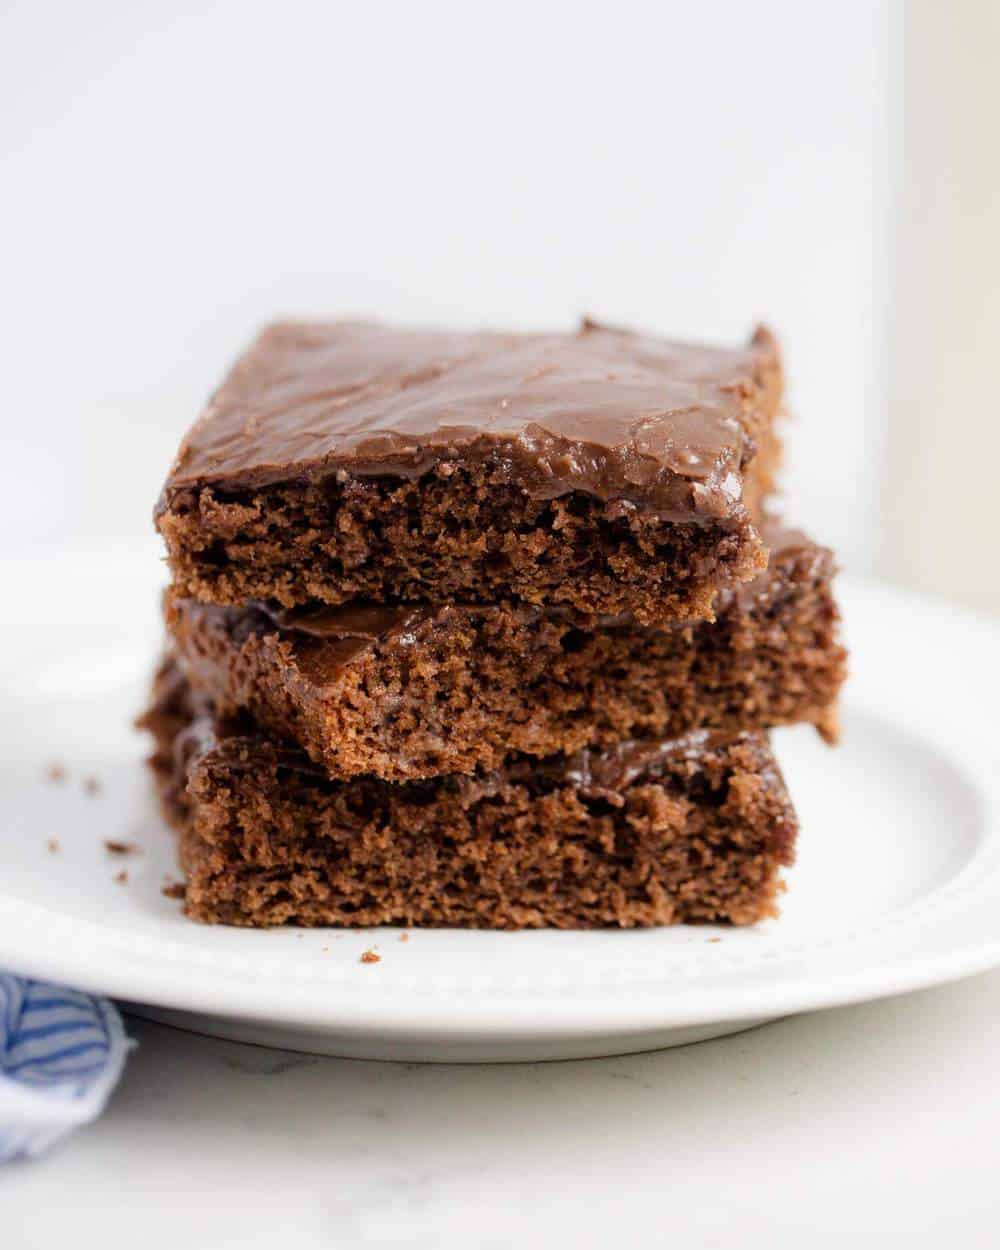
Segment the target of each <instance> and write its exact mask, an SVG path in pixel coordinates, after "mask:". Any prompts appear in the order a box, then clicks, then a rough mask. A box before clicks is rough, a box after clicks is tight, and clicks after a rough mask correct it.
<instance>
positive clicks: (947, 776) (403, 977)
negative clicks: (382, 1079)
mask: <svg viewBox="0 0 1000 1250" xmlns="http://www.w3.org/2000/svg"><path fill="white" fill-rule="evenodd" d="M0 576H2V578H3V583H2V584H3V585H4V587H5V589H6V590H7V591H8V594H7V597H6V600H7V606H6V608H5V614H6V618H7V621H6V637H5V641H4V646H3V648H2V649H0V706H2V709H3V716H2V725H0V740H2V766H0V768H2V777H3V781H2V785H0V966H5V967H7V968H10V969H12V970H15V971H19V972H23V973H26V974H31V975H34V976H38V977H44V978H48V979H52V980H56V981H65V982H70V983H72V984H75V985H78V986H81V987H84V988H87V989H90V990H97V991H104V992H106V993H109V994H113V995H115V996H116V997H119V998H124V999H126V1000H130V1001H131V1002H132V1003H133V1004H135V1005H136V1009H137V1010H140V1011H142V1012H145V1013H146V1014H150V1015H155V1016H157V1017H158V1018H162V1019H166V1020H170V1021H172V1022H174V1023H180V1024H185V1025H188V1026H189V1027H194V1028H197V1029H199V1030H201V1031H203V1032H207V1033H213V1034H220V1035H224V1036H230V1037H238V1038H243V1039H246V1040H250V1041H261V1042H268V1043H272V1044H278V1045H286V1046H294V1047H297V1048H300V1049H306V1050H316V1051H325V1052H329V1053H334V1054H342V1055H356V1056H365V1057H370V1058H407V1059H435V1060H437V1059H440V1060H451V1061H455V1060H482V1059H489V1060H494V1059H539V1058H569V1057H576V1056H584V1055H600V1054H610V1053H622V1052H625V1051H632V1050H641V1049H649V1048H652V1047H656V1046H663V1045H671V1044H676V1043H678V1042H685V1041H692V1040H697V1039H699V1038H704V1037H710V1036H716V1035H719V1034H721V1033H725V1032H732V1031H735V1030H736V1029H740V1028H746V1027H749V1026H750V1025H753V1024H756V1023H759V1022H761V1021H764V1020H768V1019H774V1018H776V1017H778V1016H782V1015H787V1014H789V1013H792V1012H798V1011H805V1010H809V1009H812V1008H817V1007H825V1006H833V1005H836V1004H843V1003H850V1002H859V1001H861V1000H864V999H870V998H876V997H879V996H882V995H888V994H896V993H900V992H902V991H904V990H909V989H915V988H918V987H922V986H928V985H933V984H935V983H938V982H942V981H946V980H949V979H952V978H955V977H960V976H964V975H967V974H969V973H973V972H977V971H980V970H983V969H986V968H989V967H992V966H993V965H996V964H1000V805H998V797H997V776H998V772H1000V769H998V765H1000V732H998V731H1000V724H998V716H997V707H998V706H1000V668H998V663H1000V660H998V657H1000V630H998V629H997V628H996V627H995V626H993V625H991V624H988V623H986V622H983V621H980V620H978V619H975V618H972V617H970V616H967V615H964V614H962V613H960V612H958V611H957V610H955V609H952V608H949V607H947V606H945V605H943V604H940V603H936V602H933V601H927V600H922V599H918V598H913V597H910V596H907V595H904V594H902V593H900V592H898V591H891V590H889V589H886V588H884V587H880V586H876V585H866V584H858V583H851V582H849V581H847V580H846V579H845V580H844V581H843V582H842V584H841V596H842V601H843V605H844V611H845V616H846V618H847V623H848V631H847V632H848V641H849V644H850V646H851V648H852V652H853V657H852V678H851V681H850V683H849V685H848V688H847V693H846V698H845V708H844V742H843V745H842V746H841V747H840V748H838V749H836V750H830V749H828V748H826V747H824V746H823V745H822V743H821V742H820V741H819V739H818V737H817V736H816V735H815V734H814V733H813V732H812V731H811V730H808V729H794V730H786V731H782V732H780V733H779V734H777V735H776V742H777V746H778V750H779V754H780V757H781V761H782V764H783V766H784V769H785V774H786V780H787V781H788V784H789V788H790V789H791V791H792V795H793V797H794V799H795V801H796V804H797V806H798V809H799V814H800V816H801V821H802V834H801V839H800V844H799V862H798V864H797V865H796V867H795V868H794V870H792V871H791V872H790V873H789V874H788V885H789V892H788V894H787V895H786V898H785V902H784V906H783V914H782V916H781V918H780V920H777V921H774V922H771V923H768V924H766V925H763V926H761V927H759V928H756V929H738V930H732V929H723V928H719V929H706V928H686V927H685V928H675V929H658V930H644V931H633V932H626V933H618V932H597V933H556V932H540V933H474V932H463V931H434V930H416V931H413V932H412V933H411V934H410V937H409V940H408V941H406V942H401V941H400V934H399V932H398V931H396V930H387V929H382V930H373V931H370V932H367V933H354V932H346V933H345V932H341V931H336V930H322V931H315V930H314V931H302V930H294V929H284V930H275V931H269V932H247V931H242V930H237V929H225V928H205V927H202V926H200V925H194V924H191V923H190V922H189V921H187V920H185V919H184V918H183V917H182V915H181V913H180V907H179V904H178V903H176V902H174V901H172V900H170V899H168V898H166V897H164V895H163V893H162V889H161V887H162V885H163V882H164V880H165V879H166V878H173V879H176V878H177V871H176V867H175V863H174V856H173V845H172V840H171V837H170V835H169V834H168V833H167V831H166V830H165V828H164V827H163V825H162V823H161V821H160V819H159V817H158V814H157V810H156V806H155V804H154V802H153V800H152V796H151V793H150V789H149V783H148V780H147V778H146V776H145V773H144V770H143V769H142V767H141V765H140V760H141V758H142V755H143V752H144V749H145V744H144V743H143V742H142V740H141V739H140V738H139V736H138V735H136V734H135V733H134V731H133V730H132V729H131V719H132V717H133V715H134V714H135V713H136V711H137V710H138V709H139V708H140V706H141V704H142V701H143V697H144V686H145V683H146V681H147V679H148V675H149V671H150V669H151V666H152V664H153V660H154V657H155V654H156V650H157V642H158V637H159V623H158V609H157V598H158V595H157V590H158V586H159V585H160V584H161V583H162V565H161V563H160V560H159V557H158V550H157V548H156V546H155V545H153V544H152V543H150V544H148V545H147V544H145V543H120V544H114V543H109V544H106V545H105V546H104V547H103V548H102V549H101V550H100V551H96V550H85V549H65V548H64V549H59V550H54V549H46V550H39V551H37V552H35V553H33V554H32V555H30V556H23V557H22V556H18V557H16V558H10V557H8V558H7V559H6V560H4V561H2V562H0ZM53 763H57V764H60V765H62V766H63V767H65V768H66V770H67V771H68V776H67V778H66V779H65V780H63V781H60V782H55V781H52V780H51V779H49V778H48V777H47V776H46V770H47V768H48V766H49V765H51V764H53ZM88 777H96V778H97V779H98V780H99V782H100V786H101V790H100V793H99V794H89V793H87V791H86V789H85V786H84V781H85V779H86V778H88ZM52 839H55V840H56V842H57V843H58V850H56V851H53V850H50V849H49V843H50V840H52ZM105 840H112V841H127V842H135V843H137V844H138V845H139V847H140V848H141V851H140V853H138V854H135V855H130V856H128V857H127V858H122V857H116V856H114V855H112V854H111V853H110V852H109V851H108V850H107V849H106V848H105V846H104V842H105ZM122 870H124V871H125V872H126V873H127V876H128V880H127V881H126V882H120V881H118V880H116V877H117V875H118V874H119V873H121V872H122ZM370 947H374V948H375V949H376V950H377V952H378V954H379V955H381V962H379V963H377V964H374V963H373V964H362V963H361V962H360V955H361V953H362V951H364V950H367V949H368V948H370ZM140 1004H141V1006H140Z"/></svg>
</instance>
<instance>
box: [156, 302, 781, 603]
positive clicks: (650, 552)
mask: <svg viewBox="0 0 1000 1250" xmlns="http://www.w3.org/2000/svg"><path fill="white" fill-rule="evenodd" d="M780 396H781V367H780V362H779V358H778V351H777V347H776V345H775V342H774V339H773V338H772V336H771V335H770V334H769V333H768V332H767V331H766V330H763V329H761V330H758V331H757V332H756V333H755V334H754V336H753V338H752V339H751V341H750V343H749V344H748V346H747V347H745V348H741V349H721V348H710V347H702V346H693V345H689V344H679V343H671V342H666V341H663V340H660V339H657V338H652V337H648V336H644V335H640V334H635V333H631V332H628V331H624V330H616V329H609V328H607V327H604V326H600V325H596V324H594V323H592V322H585V323H584V324H583V326H582V327H581V328H580V330H579V331H578V332H577V333H575V334H530V335H516V334H497V333H442V332H434V331H426V330H399V329H391V328H388V327H385V326H381V325H373V324H364V323H334V324H315V325H313V324H294V323H293V324H278V325H274V326H271V327H270V328H269V329H267V330H265V331H264V332H263V333H262V334H261V335H260V337H259V338H258V339H257V341H256V342H255V343H254V344H253V345H252V346H251V347H250V349H249V351H248V352H247V353H246V354H245V355H244V356H243V357H242V358H241V359H240V360H239V361H238V362H237V363H236V365H235V366H234V368H233V369H232V371H231V373H230V374H229V376H228V377H227V378H226V379H225V381H224V382H223V384H222V386H221V388H220V389H219V390H218V391H217V393H216V394H215V396H214V397H213V399H212V400H211V402H210V403H209V405H208V408H207V410H206V411H205V413H204V415H203V416H202V417H201V418H200V419H199V420H198V421H197V422H196V423H195V425H194V426H193V428H192V429H191V431H190V433H189V434H188V436H187V437H186V438H185V440H184V442H183V444H182V446H181V449H180V452H179V454H178V457H177V460H176V462H175V464H174V466H173V468H172V470H171V472H170V474H169V476H168V478H167V481H166V484H165V486H164V489H163V493H162V495H161V498H160V501H159V504H158V507H157V514H156V519H157V525H158V528H159V530H160V532H161V533H162V534H163V536H164V538H165V540H166V543H167V548H168V553H169V559H170V566H171V569H172V571H173V576H174V584H175V588H176V590H177V593H178V594H179V595H181V596H185V597H189V598H194V599H198V600H201V601H204V602H210V603H218V604H227V605H233V604H236V605H239V604H243V603H245V602H247V601H248V600H263V601H268V602H272V603H275V604H278V605H281V606H282V607H284V608H295V607H300V606H303V605H307V604H310V603H312V602H316V601H318V602H322V603H326V604H331V605H339V604H345V603H348V602H350V601H352V600H355V599H358V598H362V599H369V600H372V601H375V602H380V603H406V602H428V603H439V604H443V603H450V602H460V603H499V602H505V601H511V602H513V601H519V602H522V603H527V604H533V605H537V606H543V607H548V608H552V607H565V608H569V609H572V610H573V611H574V612H575V613H576V614H577V615H578V616H589V617H592V618H596V617H600V616H602V615H607V614H622V613H629V614H631V615H632V616H633V617H634V619H635V620H636V621H637V622H638V623H640V624H654V623H661V622H665V621H670V620H678V619H680V620H691V619H701V618H709V617H710V616H711V614H712V606H713V601H714V599H715V596H716V594H717V593H718V592H719V591H720V590H723V589H725V588H727V587H731V586H734V585H737V584H739V583H741V582H745V581H748V580H750V579H752V578H753V577H754V576H755V574H756V573H757V572H759V571H760V569H761V568H762V567H763V566H764V564H765V561H766V552H765V549H764V546H763V544H762V542H761V538H760V535H759V533H758V531H757V528H756V525H755V521H756V520H757V519H758V512H759V503H760V499H761V496H762V495H763V494H764V493H765V492H766V490H767V489H768V488H769V486H770V482H771V473H772V471H773V467H774V460H775V457H776V453H777V439H776V437H775V435H774V430H773V425H774V420H775V417H776V414H777V412H778V407H779V402H780Z"/></svg>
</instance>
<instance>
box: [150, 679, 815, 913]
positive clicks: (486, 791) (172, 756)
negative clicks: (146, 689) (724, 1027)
mask: <svg viewBox="0 0 1000 1250" xmlns="http://www.w3.org/2000/svg"><path fill="white" fill-rule="evenodd" d="M145 724H146V727H147V728H149V729H151V730H152V732H153V733H154V736H155V738H156V743H157V752H156V755H155V757H154V765H155V767H156V770H157V775H158V777H159V780H160V785H161V792H162V795H163V799H164V805H165V809H166V811H167V812H168V815H169V816H170V818H171V820H172V821H173V822H174V824H175V825H176V826H177V827H178V828H179V830H180V835H181V858H182V863H183V866H184V869H185V872H186V874H187V893H186V908H187V912H188V914H189V915H190V916H191V917H192V918H194V919H197V920H201V921H205V922H209V923H225V924H236V925H249V926H267V925H277V924H286V923H290V924H300V925H356V926H359V925H378V924H406V925H427V926H453V925H460V926H467V927H485V928H535V927H556V928H594V927H602V926H607V925H615V926H622V927H631V926H635V925H660V924H676V923H681V922H705V921H727V922H731V923H733V924H752V923H754V922H756V921H758V920H761V919H763V918H764V917H767V916H770V915H773V914H774V911H775V900H776V897H777V895H778V892H779V890H780V881H779V870H780V867H781V866H782V865H783V864H788V863H790V862H791V860H792V858H793V848H794V841H795V836H796V831H797V826H796V821H795V816H794V812H793V810H792V807H791V804H790V802H789V800H788V796H787V793H786V791H785V787H784V783H783V781H782V778H781V774H780V771H779V770H778V766H777V764H776V763H775V760H774V758H773V756H772V754H771V750H770V747H769V745H768V742H767V738H766V736H765V735H763V734H760V733H738V734H724V733H711V732H708V731H698V732H696V733H694V734H690V735H687V736H686V737H685V738H682V739H679V740H674V741H670V742H665V741H662V740H661V741H646V742H643V743H636V742H624V743H620V744H618V745H617V746H616V747H614V748H611V749H609V750H608V751H605V752H590V751H583V752H580V753H578V754H576V755H575V756H571V757H569V758H560V759H553V760H547V761H541V762H540V761H537V760H530V759H527V758H526V757H513V758H512V759H511V760H510V761H508V763H507V764H506V765H505V766H504V767H503V768H501V769H497V770H494V771H492V772H483V773H478V774H476V775H475V776H473V777H456V776H446V777H440V778H436V779H434V780H431V781H422V782H407V783H403V784H392V783H388V782H384V781H379V780H377V779H375V778H373V777H370V776H363V777H356V778H353V779H350V780H345V781H335V780H331V779H330V778H328V777H327V776H326V775H325V774H324V773H323V772H322V771H321V770H319V769H317V768H316V766H315V765H314V764H312V763H311V761H309V760H308V758H307V757H306V756H304V755H303V754H302V753H301V752H298V751H296V750H294V749H291V748H286V747H283V746H280V745H278V744H276V743H275V742H273V741H272V740H269V739H264V738H262V737H261V736H260V735H259V734H256V733H254V732H252V730H251V729H249V728H248V726H247V725H245V724H244V725H231V724H230V725H226V724H220V723H218V722H214V721H212V719H211V718H210V717H206V716H205V715H204V714H201V713H199V712H198V710H197V709H195V708H193V707H192V704H191V700H190V691H189V690H188V689H187V687H186V686H185V684H184V681H183V679H182V678H181V677H179V675H178V670H177V668H176V666H174V665H173V664H171V663H169V662H168V663H167V665H166V666H165V667H164V669H163V670H162V671H161V674H160V676H159V678H158V682H157V700H156V702H155V703H154V706H153V707H152V708H151V710H150V712H149V713H148V714H147V716H146V718H145Z"/></svg>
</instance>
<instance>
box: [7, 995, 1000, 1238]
mask: <svg viewBox="0 0 1000 1250" xmlns="http://www.w3.org/2000/svg"><path fill="white" fill-rule="evenodd" d="M130 1028H131V1032H132V1034H133V1036H135V1037H137V1038H138V1039H139V1042H140V1046H139V1049H138V1051H137V1052H136V1053H135V1054H134V1056H133V1057H132V1059H131V1061H130V1063H129V1066H128V1069H127V1071H126V1074H125V1077H124V1079H123V1081H122V1084H121V1086H120V1088H119V1090H118V1092H117V1093H116V1095H115V1097H114V1100H113V1103H112V1105H111V1106H110V1107H109V1109H108V1111H107V1113H106V1115H105V1116H104V1118H103V1119H102V1120H101V1121H100V1122H99V1123H98V1124H96V1125H95V1126H93V1127H92V1128H90V1129H88V1130H86V1131H84V1132H82V1133H80V1134H78V1135H77V1136H76V1137H75V1138H74V1139H73V1140H71V1141H70V1142H69V1143H67V1144H66V1145H65V1146H64V1147H62V1148H61V1149H59V1150H57V1151H55V1152H54V1153H53V1154H51V1155H50V1156H49V1157H48V1158H46V1159H43V1160H40V1161H37V1162H33V1163H25V1164H18V1165H15V1166H13V1167H8V1168H6V1169H4V1170H3V1171H2V1172H0V1211H2V1215H3V1219H2V1226H3V1229H4V1242H3V1244H4V1245H5V1246H10V1247H11V1250H14V1248H15V1247H18V1248H19V1247H25V1248H26V1250H27V1248H31V1247H50V1246H54V1245H59V1244H61V1243H62V1242H64V1241H65V1240H67V1239H69V1238H72V1239H73V1243H74V1244H75V1245H80V1246H91V1245H94V1246H99V1245H100V1246H111V1247H118V1246H128V1247H133V1246H137V1245H142V1246H143V1247H144V1248H148V1250H157V1248H159V1247H163V1248H164V1250H166V1248H167V1247H169V1248H170V1250H187V1248H188V1247H206V1248H207V1247H212V1248H213V1250H215V1248H218V1250H223V1248H226V1247H230V1246H232V1247H235V1246H239V1247H242V1248H244V1250H255V1248H256V1247H265V1246H266V1247H274V1246H277V1245H280V1246H288V1247H292V1248H294V1250H311V1248H312V1247H320V1246H322V1247H328V1246H336V1247H338V1248H340V1247H354V1246H382V1245H388V1246H401V1247H408V1248H409V1247H414V1248H416V1247H419V1248H424V1247H427V1248H428V1250H451V1248H452V1247H455V1248H456V1250H458V1248H459V1247H460V1248H461V1250H487V1248H490V1250H492V1248H494V1247H495V1248H497V1250H506V1247H510V1246H515V1245H516V1246H518V1247H522V1246H536V1245H537V1246H540V1247H541V1246H544V1247H546V1248H547V1250H548V1247H553V1246H558V1245H560V1244H566V1245H571V1246H573V1247H574V1250H578V1248H586V1247H607V1246H614V1247H629V1246H640V1247H645V1246H660V1245H677V1246H682V1247H684V1250H696V1248H697V1247H703V1246H705V1247H709V1246H712V1247H714V1246H727V1247H729V1246H740V1247H744V1246H761V1247H764V1246H766V1247H769V1248H773V1247H778V1248H783V1247H786V1246H787V1247H796V1250H801V1248H804V1247H809V1250H825V1247H831V1248H832V1247H836V1248H837V1250H843V1247H844V1246H845V1244H846V1245H850V1246H852V1247H866V1246H869V1245H871V1246H878V1247H880V1250H884V1247H887V1246H894V1245H897V1244H898V1245H904V1244H905V1245H906V1246H907V1248H908V1250H913V1248H914V1247H925V1246H926V1247H931V1246H934V1247H938V1246H940V1245H941V1244H942V1243H943V1242H944V1241H945V1240H947V1243H948V1244H949V1245H953V1246H961V1247H963V1250H968V1248H970V1247H979V1246H983V1247H986V1246H990V1247H993V1246H996V1244H997V1232H996V1223H997V1217H998V1216H1000V1195H998V1186H997V1180H996V1171H997V1154H998V1148H997V1142H998V1140H1000V1094H998V1077H1000V973H993V974H990V975H987V976H983V977H977V978H973V979H971V980H968V981H965V982H962V983H959V984H956V985H952V986H948V987H945V988H942V989H937V990H931V991H926V992H923V993H920V994H912V995H908V996H906V997H903V998H898V999H895V1000H892V1001H887V1002H882V1003H873V1004H869V1005H866V1006H863V1007H855V1008H848V1009H844V1010H839V1011H831V1012H825V1013H818V1014H815V1015H811V1016H805V1017H800V1018H798V1019H793V1020H786V1021H783V1022H780V1023H778V1024H774V1025H770V1026H767V1027H766V1028H763V1029H760V1030H757V1031H756V1032H752V1033H746V1034H743V1035H741V1036H738V1037H733V1038H729V1039H725V1040H721V1041H718V1042H709V1043H704V1044H702V1045H699V1046H692V1047H686V1048H682V1049H678V1050H673V1051H663V1052H659V1053H654V1054H647V1055H638V1056H633V1057H631V1058H622V1059H606V1060H590V1061H581V1062H571V1063H555V1064H538V1065H530V1066H499V1065H497V1066H490V1067H478V1068H476V1067H444V1066H437V1067H434V1066H423V1067H421V1066H415V1065H409V1064H379V1063H363V1062H357V1061H351V1060H336V1059H320V1058H315V1057H310V1056H307V1055H295V1054H290V1053H287V1052H281V1051H272V1050H264V1049H259V1048H255V1047H249V1046H242V1045H237V1044H235V1043H230V1042H221V1041H215V1040H212V1039H208V1038H202V1037H196V1036H193V1035H189V1034H185V1033H180V1032H176V1031H174V1030H171V1029H168V1028H165V1027H162V1026H159V1025H153V1024H148V1023H145V1022H143V1021H139V1020H133V1021H131V1022H130ZM9 1230H14V1236H13V1237H11V1236H10V1235H9Z"/></svg>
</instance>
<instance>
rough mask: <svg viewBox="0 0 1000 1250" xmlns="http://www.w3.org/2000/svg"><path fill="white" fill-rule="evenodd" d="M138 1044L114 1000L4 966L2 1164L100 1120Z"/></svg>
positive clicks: (0, 999)
mask: <svg viewBox="0 0 1000 1250" xmlns="http://www.w3.org/2000/svg"><path fill="white" fill-rule="evenodd" d="M133 1044H134V1043H132V1042H130V1041H129V1040H128V1038H127V1037H126V1036H125V1030H124V1028H123V1027H122V1021H121V1016H119V1014H118V1012H117V1011H116V1009H115V1008H114V1007H113V1006H112V1005H111V1003H109V1002H108V1001H107V1000H106V999H103V998H93V997H91V995H89V994H81V993H79V992H78V991H77V990H67V989H62V988H60V987H58V986H54V985H46V984H45V983H44V982H42V981H31V980H26V979H25V978H23V977H15V976H10V975H8V974H7V973H2V972H0V1163H4V1162H6V1161H7V1160H8V1159H15V1158H17V1157H18V1156H34V1155H38V1154H41V1153H42V1151H43V1150H47V1149H48V1148H49V1146H51V1145H52V1144H53V1143H54V1142H56V1141H58V1140H59V1139H60V1138H61V1137H64V1136H65V1135H66V1134H67V1133H70V1132H72V1130H73V1129H75V1128H77V1127H79V1126H80V1125H81V1124H87V1123H89V1122H90V1121H91V1120H94V1119H96V1118H97V1117H98V1116H99V1115H100V1114H101V1112H102V1110H103V1109H104V1104H105V1103H106V1102H107V1099H108V1095H109V1094H110V1093H111V1091H112V1089H114V1087H115V1085H116V1084H117V1081H118V1078H119V1076H121V1071H122V1067H123V1066H124V1063H125V1056H126V1054H127V1053H128V1051H129V1050H130V1049H131V1047H132V1046H133Z"/></svg>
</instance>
